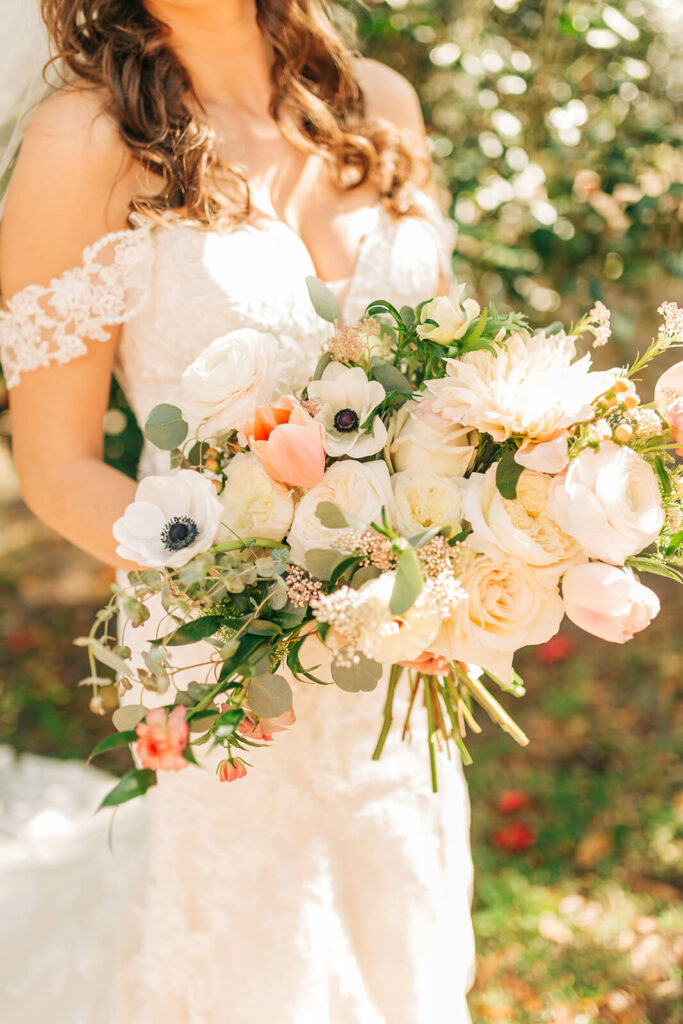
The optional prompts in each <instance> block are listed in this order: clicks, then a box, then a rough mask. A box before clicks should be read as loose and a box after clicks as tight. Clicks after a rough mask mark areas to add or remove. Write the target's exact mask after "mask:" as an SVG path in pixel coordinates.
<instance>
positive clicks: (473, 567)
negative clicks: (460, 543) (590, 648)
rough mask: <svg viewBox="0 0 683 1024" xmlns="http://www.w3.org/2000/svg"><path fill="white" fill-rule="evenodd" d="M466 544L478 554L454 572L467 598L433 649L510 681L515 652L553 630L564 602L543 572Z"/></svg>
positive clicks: (473, 542)
mask: <svg viewBox="0 0 683 1024" xmlns="http://www.w3.org/2000/svg"><path fill="white" fill-rule="evenodd" d="M467 544H468V546H469V547H471V548H472V549H473V550H474V551H475V552H477V557H475V558H474V560H473V561H472V562H471V564H470V565H469V567H468V568H466V569H465V570H464V572H463V573H462V574H461V575H460V576H459V577H458V582H459V584H460V586H461V587H462V588H463V590H464V591H465V593H466V594H467V602H462V603H459V604H456V605H454V611H453V614H452V615H451V616H450V617H449V618H447V619H445V620H444V621H443V623H442V627H441V630H440V632H439V635H438V637H437V638H436V640H435V641H434V644H433V645H432V647H431V650H432V651H433V652H434V653H435V654H441V655H443V656H444V657H446V658H449V659H450V660H452V661H464V662H471V663H472V664H475V665H481V666H482V668H484V669H487V670H488V671H490V672H492V673H493V674H494V675H495V676H498V678H500V679H503V680H504V681H507V682H509V680H510V678H511V671H512V658H513V655H514V652H515V651H517V650H519V648H520V647H526V646H527V645H528V644H542V643H545V642H546V641H547V640H550V638H551V637H553V636H554V635H555V633H557V631H558V629H559V628H560V623H561V622H562V616H563V614H564V612H563V606H562V598H561V597H560V595H559V592H558V588H557V585H556V584H554V583H551V582H550V579H549V577H548V576H547V575H545V574H544V573H539V572H538V570H537V569H536V568H535V567H533V566H529V565H526V564H525V563H524V562H520V561H519V560H518V559H516V558H511V557H510V556H509V555H507V554H506V553H505V552H504V551H502V550H500V549H496V548H494V547H489V546H488V545H487V552H486V553H483V551H482V547H481V545H480V544H478V542H477V539H476V537H471V538H470V539H469V540H468V541H467Z"/></svg>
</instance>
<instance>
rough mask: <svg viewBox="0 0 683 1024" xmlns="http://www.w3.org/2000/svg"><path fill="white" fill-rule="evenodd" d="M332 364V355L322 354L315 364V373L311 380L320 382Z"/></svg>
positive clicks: (328, 353)
mask: <svg viewBox="0 0 683 1024" xmlns="http://www.w3.org/2000/svg"><path fill="white" fill-rule="evenodd" d="M331 362H332V353H331V352H323V354H322V355H321V357H320V359H319V360H318V362H317V365H316V368H315V373H314V374H313V380H320V378H321V377H322V375H323V374H324V372H325V370H326V369H327V367H328V366H329V365H330V363H331Z"/></svg>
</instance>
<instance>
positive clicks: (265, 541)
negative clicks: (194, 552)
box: [213, 537, 283, 552]
mask: <svg viewBox="0 0 683 1024" xmlns="http://www.w3.org/2000/svg"><path fill="white" fill-rule="evenodd" d="M282 546H283V544H282V541H281V540H271V539H270V538H268V537H249V538H248V539H247V540H226V541H224V542H223V543H222V544H214V545H213V550H214V551H221V552H224V551H243V550H246V549H247V548H281V547H282Z"/></svg>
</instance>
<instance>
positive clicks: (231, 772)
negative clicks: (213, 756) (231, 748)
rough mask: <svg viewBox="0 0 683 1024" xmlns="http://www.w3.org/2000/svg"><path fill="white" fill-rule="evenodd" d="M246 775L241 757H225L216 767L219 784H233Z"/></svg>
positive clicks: (245, 767)
mask: <svg viewBox="0 0 683 1024" xmlns="http://www.w3.org/2000/svg"><path fill="white" fill-rule="evenodd" d="M246 774H247V766H246V765H245V763H244V761H243V760H242V758H241V757H227V758H226V759H225V761H221V763H220V764H219V765H218V778H219V780H220V781H221V782H234V781H235V779H243V778H244V776H245V775H246Z"/></svg>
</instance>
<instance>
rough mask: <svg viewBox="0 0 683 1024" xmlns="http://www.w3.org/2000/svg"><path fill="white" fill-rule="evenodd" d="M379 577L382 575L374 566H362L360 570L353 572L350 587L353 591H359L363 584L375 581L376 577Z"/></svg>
mask: <svg viewBox="0 0 683 1024" xmlns="http://www.w3.org/2000/svg"><path fill="white" fill-rule="evenodd" d="M381 575H382V573H381V572H380V570H379V569H378V568H377V566H376V565H364V566H362V568H360V569H358V570H357V571H356V572H354V574H353V576H352V577H351V583H350V586H352V587H353V589H354V590H359V589H360V587H362V586H363V584H364V583H369V582H370V580H376V579H377V577H378V576H381Z"/></svg>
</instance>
